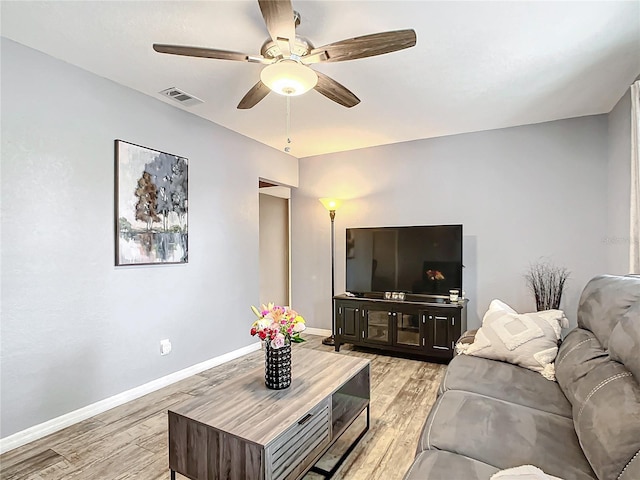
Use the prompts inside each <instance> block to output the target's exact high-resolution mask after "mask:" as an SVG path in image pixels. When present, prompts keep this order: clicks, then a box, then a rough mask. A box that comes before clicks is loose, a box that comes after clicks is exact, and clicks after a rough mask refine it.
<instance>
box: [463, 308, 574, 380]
mask: <svg viewBox="0 0 640 480" xmlns="http://www.w3.org/2000/svg"><path fill="white" fill-rule="evenodd" d="M562 327H565V328H566V327H568V321H567V319H566V317H565V316H564V312H563V311H562V310H545V311H543V312H534V313H522V314H519V313H517V312H516V311H515V310H514V309H513V308H511V307H510V306H509V305H507V304H506V303H504V302H501V301H500V300H493V301H492V302H491V304H490V305H489V310H487V313H485V315H484V318H483V319H482V327H480V328H479V329H478V333H476V337H475V340H474V342H473V343H471V344H461V343H459V344H458V345H456V348H457V351H458V353H463V354H465V355H474V356H477V357H483V358H489V359H491V360H501V361H503V362H509V363H513V364H515V365H520V366H521V367H524V368H528V369H530V370H534V371H536V372H540V374H542V376H543V377H545V378H547V379H549V380H555V379H556V377H555V368H554V365H553V362H554V360H555V358H556V355H557V353H558V340H560V335H561V332H562Z"/></svg>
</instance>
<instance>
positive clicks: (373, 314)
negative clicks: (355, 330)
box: [363, 310, 392, 343]
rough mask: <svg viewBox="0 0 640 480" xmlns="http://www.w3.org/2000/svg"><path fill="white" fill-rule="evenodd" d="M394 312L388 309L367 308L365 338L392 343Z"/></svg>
mask: <svg viewBox="0 0 640 480" xmlns="http://www.w3.org/2000/svg"><path fill="white" fill-rule="evenodd" d="M391 315H392V313H391V312H389V311H387V310H367V311H366V322H365V326H364V327H365V328H364V332H363V333H364V335H365V340H366V341H369V342H376V343H390V341H391V335H390V325H391V321H390V320H391Z"/></svg>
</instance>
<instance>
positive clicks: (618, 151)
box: [604, 90, 631, 274]
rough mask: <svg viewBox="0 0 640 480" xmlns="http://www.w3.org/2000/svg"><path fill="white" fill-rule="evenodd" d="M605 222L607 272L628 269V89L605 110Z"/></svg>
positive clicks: (629, 158)
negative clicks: (606, 210)
mask: <svg viewBox="0 0 640 480" xmlns="http://www.w3.org/2000/svg"><path fill="white" fill-rule="evenodd" d="M608 120H609V131H608V141H609V157H608V159H609V164H608V178H607V181H608V182H607V189H608V193H609V198H608V214H607V218H608V224H607V233H606V235H605V239H604V241H605V247H606V249H607V263H608V265H607V266H608V268H609V272H611V273H617V274H626V273H629V248H630V243H629V239H630V228H629V227H630V225H629V221H630V219H631V218H630V204H631V90H627V92H626V93H625V94H624V95H623V97H622V98H621V99H620V101H619V102H618V104H617V105H616V106H615V107H614V108H613V110H611V112H610V113H609V118H608Z"/></svg>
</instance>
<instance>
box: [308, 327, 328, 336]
mask: <svg viewBox="0 0 640 480" xmlns="http://www.w3.org/2000/svg"><path fill="white" fill-rule="evenodd" d="M304 333H308V334H309V335H322V336H323V337H330V336H331V330H327V329H326V328H313V327H307V328H305V329H304Z"/></svg>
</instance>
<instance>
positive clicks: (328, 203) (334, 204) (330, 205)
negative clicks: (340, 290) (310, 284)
mask: <svg viewBox="0 0 640 480" xmlns="http://www.w3.org/2000/svg"><path fill="white" fill-rule="evenodd" d="M320 202H321V203H322V205H324V208H326V209H327V210H329V218H330V219H331V298H332V299H333V297H334V296H335V294H336V273H335V269H336V265H335V264H336V261H335V250H336V235H335V219H336V210H337V209H338V208H340V205H342V200H338V199H337V198H321V199H320ZM335 318H336V312H335V307H334V305H333V300H332V301H331V319H332V320H331V336H330V337H327V338H325V339H324V340H322V343H323V345H329V346H334V345H335V334H336V320H335Z"/></svg>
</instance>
